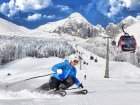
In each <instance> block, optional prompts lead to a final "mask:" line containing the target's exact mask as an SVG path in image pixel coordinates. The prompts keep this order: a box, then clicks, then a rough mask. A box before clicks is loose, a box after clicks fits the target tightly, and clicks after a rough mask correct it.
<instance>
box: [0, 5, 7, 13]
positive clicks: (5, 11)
mask: <svg viewBox="0 0 140 105" xmlns="http://www.w3.org/2000/svg"><path fill="white" fill-rule="evenodd" d="M8 11H9V5H8V4H7V3H3V4H2V5H1V6H0V12H1V13H3V14H4V15H7V13H8Z"/></svg>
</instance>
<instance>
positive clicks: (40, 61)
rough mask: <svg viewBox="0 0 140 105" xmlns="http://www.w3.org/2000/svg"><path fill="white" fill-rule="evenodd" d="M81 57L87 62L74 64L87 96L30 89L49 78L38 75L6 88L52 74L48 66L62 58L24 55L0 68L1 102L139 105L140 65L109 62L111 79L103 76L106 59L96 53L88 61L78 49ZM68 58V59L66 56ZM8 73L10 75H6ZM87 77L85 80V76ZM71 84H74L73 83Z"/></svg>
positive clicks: (11, 104) (14, 104) (15, 104)
mask: <svg viewBox="0 0 140 105" xmlns="http://www.w3.org/2000/svg"><path fill="white" fill-rule="evenodd" d="M77 49H78V50H79V51H81V52H83V53H84V54H83V58H84V59H85V61H86V62H88V65H83V64H82V70H79V65H77V66H76V68H77V71H78V74H77V77H78V78H79V80H80V81H81V82H82V83H83V85H84V87H85V88H86V89H88V91H89V93H88V94H87V95H74V94H70V91H67V92H68V95H67V96H65V97H60V96H58V95H47V94H41V93H38V92H32V90H34V89H35V88H37V87H39V86H40V85H42V84H44V83H46V82H47V81H48V80H49V78H50V76H49V77H41V78H36V79H32V80H29V81H25V82H22V83H19V84H15V85H13V86H10V87H8V88H7V87H5V86H6V85H7V84H11V83H15V82H17V81H20V80H24V79H27V78H30V77H34V76H39V75H44V74H48V73H52V71H51V67H52V66H53V65H54V64H56V63H58V62H62V61H64V60H65V59H60V58H56V57H50V58H29V57H27V58H23V59H19V60H16V61H14V62H11V63H9V64H7V65H5V66H4V67H3V66H1V68H0V92H1V94H0V105H25V104H26V105H46V104H47V105H66V104H67V105H139V102H140V100H139V97H140V95H139V92H140V90H139V86H140V82H139V81H140V68H137V67H136V66H134V65H131V64H129V63H125V62H124V63H123V62H114V61H111V62H110V78H104V74H105V60H104V59H102V58H100V57H98V56H96V55H94V56H96V57H97V59H98V62H97V63H96V62H94V60H90V59H89V57H90V52H88V51H87V50H85V49H83V48H81V47H80V46H78V47H77ZM66 59H67V58H66ZM7 73H11V76H7V75H6V74H7ZM85 73H86V75H87V79H86V80H85V79H84V75H85ZM73 87H76V85H74V86H73Z"/></svg>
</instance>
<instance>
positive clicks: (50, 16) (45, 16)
mask: <svg viewBox="0 0 140 105" xmlns="http://www.w3.org/2000/svg"><path fill="white" fill-rule="evenodd" d="M55 17H56V16H55V15H48V16H47V15H43V18H46V19H54V18H55Z"/></svg>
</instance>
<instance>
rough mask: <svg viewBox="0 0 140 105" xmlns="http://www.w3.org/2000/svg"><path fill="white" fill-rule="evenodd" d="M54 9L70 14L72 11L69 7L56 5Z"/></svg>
mask: <svg viewBox="0 0 140 105" xmlns="http://www.w3.org/2000/svg"><path fill="white" fill-rule="evenodd" d="M56 8H58V9H60V10H61V11H62V12H63V11H64V12H71V11H72V9H71V8H70V7H69V6H65V5H57V6H56Z"/></svg>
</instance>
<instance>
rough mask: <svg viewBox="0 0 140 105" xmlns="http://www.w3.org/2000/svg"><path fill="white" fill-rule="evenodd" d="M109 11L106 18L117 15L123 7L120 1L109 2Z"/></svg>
mask: <svg viewBox="0 0 140 105" xmlns="http://www.w3.org/2000/svg"><path fill="white" fill-rule="evenodd" d="M109 5H110V9H109V12H108V13H107V16H108V17H112V16H114V15H116V14H118V13H119V12H120V11H121V10H122V9H123V7H124V3H123V2H122V0H109Z"/></svg>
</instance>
